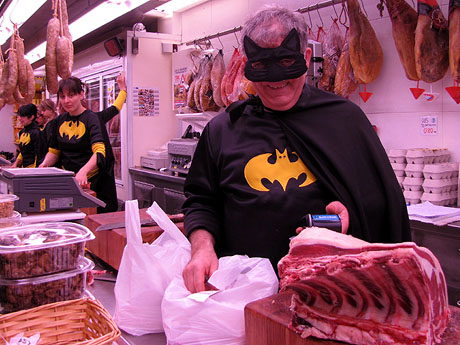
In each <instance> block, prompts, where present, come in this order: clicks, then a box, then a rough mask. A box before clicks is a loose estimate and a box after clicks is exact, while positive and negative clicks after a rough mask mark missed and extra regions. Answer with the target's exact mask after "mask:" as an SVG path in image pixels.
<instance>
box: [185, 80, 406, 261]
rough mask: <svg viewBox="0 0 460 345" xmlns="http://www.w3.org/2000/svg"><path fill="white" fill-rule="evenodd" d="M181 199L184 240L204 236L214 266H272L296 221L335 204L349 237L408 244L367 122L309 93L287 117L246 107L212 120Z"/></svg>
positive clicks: (342, 102)
mask: <svg viewBox="0 0 460 345" xmlns="http://www.w3.org/2000/svg"><path fill="white" fill-rule="evenodd" d="M299 158H300V161H299ZM302 162H303V163H302ZM184 191H185V194H186V196H187V200H186V201H185V203H184V206H183V211H184V213H185V230H186V233H187V234H190V233H191V232H192V231H193V230H196V229H200V228H204V229H206V230H208V231H209V232H210V233H211V234H212V235H213V236H214V238H215V240H216V252H217V254H218V255H219V256H222V255H234V254H246V255H249V256H261V257H267V258H269V259H270V260H271V262H272V264H273V265H276V263H277V262H278V261H279V259H280V258H281V257H282V256H284V255H286V254H287V252H288V250H289V237H291V236H295V229H296V227H297V226H298V225H299V224H300V219H301V218H302V217H303V216H304V215H305V214H306V213H325V210H324V208H325V206H326V205H327V204H328V203H329V202H331V201H334V200H338V201H341V202H342V203H343V204H344V205H345V206H346V207H347V209H348V211H349V213H350V227H349V229H348V233H349V234H351V235H353V236H355V237H358V238H361V239H364V240H366V241H369V242H387V243H391V242H401V241H408V240H410V239H411V237H410V229H409V219H408V216H407V208H406V205H405V202H404V197H403V195H402V191H401V189H400V187H399V184H398V182H397V180H396V177H395V174H394V172H393V170H392V168H391V165H390V162H389V160H388V157H387V155H386V153H385V150H384V148H383V146H382V144H381V142H380V140H379V139H378V137H377V135H376V133H375V131H374V130H373V128H372V126H371V124H370V123H369V121H368V119H367V117H366V116H365V114H364V113H363V112H362V111H361V109H360V108H359V107H358V106H356V105H355V104H353V103H352V102H350V101H348V100H346V99H344V98H342V97H340V96H337V95H334V94H331V93H328V92H324V91H321V90H319V89H317V88H314V87H309V86H305V88H304V90H303V93H302V95H301V97H300V99H299V101H298V102H297V104H296V105H295V106H294V107H293V108H292V109H290V110H289V111H285V112H276V111H269V110H267V109H265V108H264V107H263V104H262V103H261V101H260V99H259V98H258V97H251V98H250V99H248V100H245V101H241V102H236V103H234V104H232V105H231V106H230V107H228V108H227V110H226V112H224V113H221V114H219V115H218V116H216V117H215V118H214V119H212V120H211V121H210V122H209V123H208V124H207V126H206V127H205V129H204V130H203V134H202V136H201V138H200V141H199V143H198V146H197V149H196V151H195V154H194V158H193V162H192V166H191V168H190V172H189V173H188V175H187V178H186V182H185V187H184Z"/></svg>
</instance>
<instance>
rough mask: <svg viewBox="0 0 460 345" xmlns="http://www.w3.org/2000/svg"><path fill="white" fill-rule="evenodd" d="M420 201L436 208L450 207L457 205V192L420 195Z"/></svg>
mask: <svg viewBox="0 0 460 345" xmlns="http://www.w3.org/2000/svg"><path fill="white" fill-rule="evenodd" d="M420 201H422V202H425V201H429V202H431V203H432V204H433V205H437V206H450V205H455V204H457V192H456V191H451V192H445V193H436V194H434V193H426V192H424V193H423V194H422V197H421V198H420Z"/></svg>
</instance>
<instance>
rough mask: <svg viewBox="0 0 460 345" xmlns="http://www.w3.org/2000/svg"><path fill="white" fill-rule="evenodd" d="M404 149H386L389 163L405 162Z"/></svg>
mask: <svg viewBox="0 0 460 345" xmlns="http://www.w3.org/2000/svg"><path fill="white" fill-rule="evenodd" d="M406 152H407V150H405V149H390V150H388V151H387V155H388V159H389V160H390V162H391V163H406Z"/></svg>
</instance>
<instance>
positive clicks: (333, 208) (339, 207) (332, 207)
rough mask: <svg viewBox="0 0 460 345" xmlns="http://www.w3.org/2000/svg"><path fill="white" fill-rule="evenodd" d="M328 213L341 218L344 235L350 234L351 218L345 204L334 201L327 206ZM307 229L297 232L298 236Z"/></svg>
mask: <svg viewBox="0 0 460 345" xmlns="http://www.w3.org/2000/svg"><path fill="white" fill-rule="evenodd" d="M326 213H327V214H337V215H338V216H339V217H340V221H341V222H342V234H346V233H347V232H348V226H349V224H350V218H349V216H348V210H347V208H346V207H345V205H344V204H342V203H341V202H340V201H333V202H331V203H330V204H328V205H327V206H326ZM304 229H305V228H303V227H299V228H297V229H296V230H295V232H296V233H297V234H299V233H300V232H301V231H302V230H304Z"/></svg>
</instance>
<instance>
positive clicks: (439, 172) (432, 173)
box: [423, 162, 458, 180]
mask: <svg viewBox="0 0 460 345" xmlns="http://www.w3.org/2000/svg"><path fill="white" fill-rule="evenodd" d="M423 176H424V177H425V179H430V180H439V179H450V178H458V162H451V163H436V164H426V165H425V166H424V167H423Z"/></svg>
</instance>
